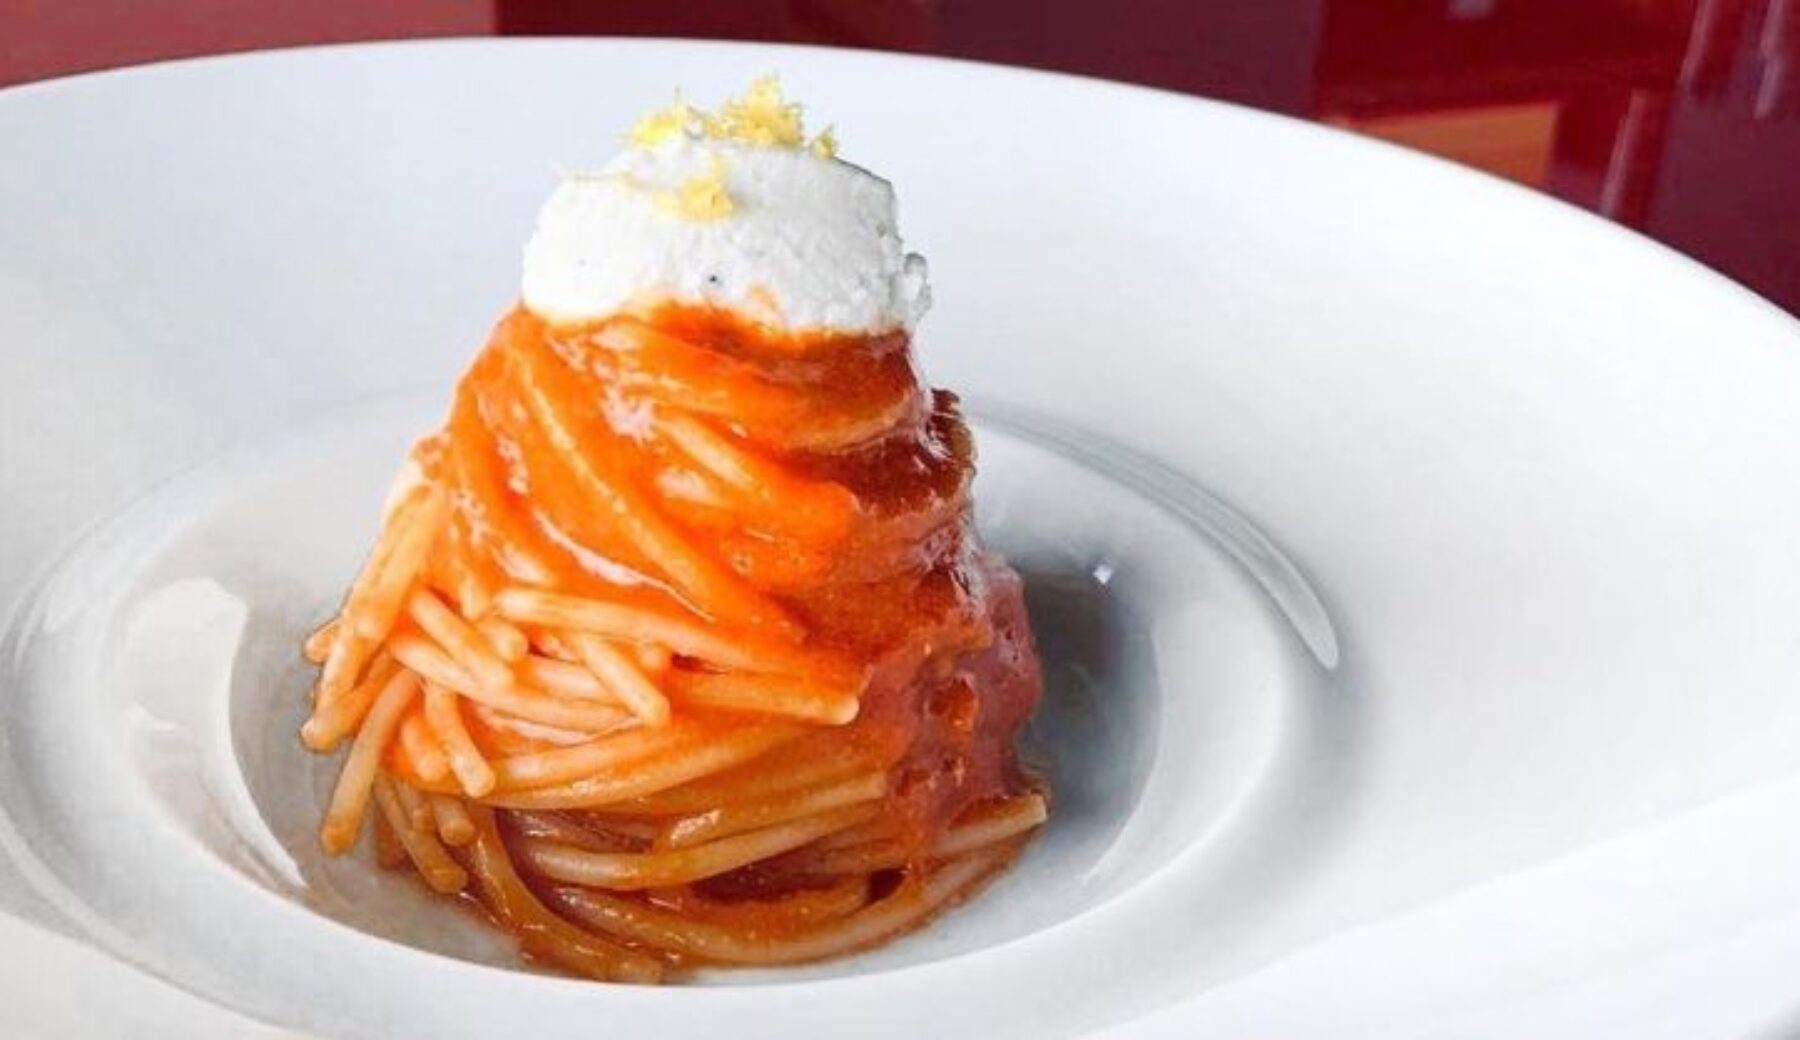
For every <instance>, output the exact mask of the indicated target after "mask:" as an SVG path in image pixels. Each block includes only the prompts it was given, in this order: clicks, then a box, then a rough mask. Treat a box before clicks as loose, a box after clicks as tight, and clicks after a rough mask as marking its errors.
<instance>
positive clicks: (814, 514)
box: [397, 308, 1041, 924]
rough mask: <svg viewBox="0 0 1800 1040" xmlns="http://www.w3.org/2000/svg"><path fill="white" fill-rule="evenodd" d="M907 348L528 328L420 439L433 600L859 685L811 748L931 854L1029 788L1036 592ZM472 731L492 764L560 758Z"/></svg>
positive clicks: (790, 878)
mask: <svg viewBox="0 0 1800 1040" xmlns="http://www.w3.org/2000/svg"><path fill="white" fill-rule="evenodd" d="M908 346H909V344H908V341H907V338H906V336H905V335H904V334H902V333H898V332H896V333H890V334H886V335H881V336H873V337H811V338H792V337H786V338H776V337H771V336H769V335H767V334H765V333H763V332H761V331H760V330H758V329H756V328H753V327H751V326H748V325H746V324H744V323H742V322H740V321H738V320H736V319H734V318H732V317H731V316H729V315H725V314H721V313H717V312H709V311H697V310H692V309H674V308H671V309H665V310H662V311H659V312H657V313H655V314H652V315H649V316H648V317H646V318H641V319H640V318H631V317H620V318H616V319H611V320H609V321H606V322H602V323H598V324H594V325H585V326H580V327H568V328H564V327H551V326H548V325H546V324H545V323H544V322H542V321H541V320H539V319H538V318H536V317H535V316H533V315H531V314H530V313H528V312H526V311H524V310H523V309H520V310H515V311H514V312H512V313H511V314H509V315H508V316H507V317H506V318H504V319H503V320H502V321H501V323H500V324H499V326H498V327H497V328H496V329H495V331H494V334H493V336H492V338H491V340H490V342H489V344H488V346H487V347H486V348H485V350H484V351H483V352H482V354H481V356H480V357H479V358H478V359H477V360H476V362H475V364H474V365H473V366H472V368H471V369H470V371H469V372H468V374H467V376H466V377H465V378H464V380H463V381H462V383H461V384H460V386H459V387H458V389H457V394H456V399H455V403H454V405H453V408H452V411H451V415H450V417H449V421H448V423H447V424H446V427H445V431H444V434H443V435H441V436H440V437H438V438H434V439H433V440H431V441H428V442H427V443H426V444H425V445H422V446H421V451H420V453H419V459H420V462H421V464H422V465H423V466H424V467H425V468H426V469H427V472H428V473H430V474H432V475H434V476H436V477H438V478H439V479H442V480H444V481H445V482H446V483H448V484H449V486H450V487H451V488H452V491H453V496H452V500H453V509H452V521H451V523H450V524H449V525H448V527H447V529H446V534H445V535H444V537H443V539H442V541H441V544H440V545H439V546H438V548H437V551H436V552H435V553H434V560H436V561H437V562H436V563H435V565H434V566H435V567H436V569H437V577H436V580H435V582H434V583H435V584H437V585H439V586H440V587H443V588H446V589H449V590H453V591H456V592H457V595H458V598H465V597H469V596H474V597H480V596H491V595H492V594H493V593H494V592H495V591H497V590H498V589H499V588H500V587H502V586H504V585H506V584H509V583H510V584H528V585H533V586H538V587H543V588H548V589H552V590H557V591H564V592H569V593H572V594H578V595H583V596H588V597H594V598H602V599H608V600H619V599H622V600H626V601H628V602H632V603H637V604H642V605H649V606H654V607H656V608H657V609H660V610H669V611H678V612H683V613H686V614H689V615H693V616H698V617H700V618H702V619H704V620H706V621H707V622H709V623H710V624H711V625H712V626H713V627H714V628H715V629H716V630H717V631H720V632H722V633H725V634H728V635H730V636H731V637H732V638H742V639H745V640H758V641H774V642H779V643H781V644H783V645H788V646H792V647H794V648H795V649H796V650H797V651H799V652H801V653H804V654H807V655H811V656H812V657H814V658H816V660H817V661H819V662H820V664H819V668H820V674H821V675H823V674H827V673H830V672H832V670H833V669H836V670H837V673H838V674H841V673H842V672H843V670H844V669H845V668H851V669H854V670H855V672H856V673H857V674H860V675H861V676H862V677H863V680H862V681H863V686H862V694H861V701H860V704H861V706H860V711H859V714H858V716H857V718H856V719H855V720H854V721H853V722H851V723H850V724H848V725H846V726H842V727H837V728H834V729H829V730H823V731H821V733H820V734H819V735H818V739H820V740H824V741H829V742H831V746H832V747H834V748H843V749H853V750H854V753H856V754H860V755H864V756H868V757H870V758H872V759H874V760H875V761H876V762H878V763H879V764H881V765H883V766H885V768H886V769H887V770H888V774H889V794H888V795H887V801H886V805H885V807H884V809H883V813H882V815H883V817H884V818H886V819H887V820H888V821H889V822H891V823H892V825H893V831H894V833H895V834H896V835H897V837H898V840H900V841H902V842H904V843H905V844H906V845H907V847H909V848H911V849H912V850H913V852H914V854H915V856H916V857H918V858H922V857H923V854H924V849H925V848H926V847H927V846H928V845H929V843H930V842H931V840H932V839H933V838H934V837H935V836H936V835H937V834H938V833H940V832H941V831H942V830H943V829H944V827H946V826H947V825H948V824H949V823H950V822H951V821H953V820H954V819H955V818H956V817H957V816H958V815H960V814H962V813H964V812H965V811H967V810H969V809H971V808H972V807H977V806H979V805H981V804H982V803H985V802H989V801H993V800H995V799H999V798H1002V797H1005V796H1008V795H1014V794H1018V793H1020V792H1022V791H1024V790H1026V789H1028V788H1029V787H1030V786H1031V781H1030V780H1029V779H1028V778H1027V777H1026V776H1025V775H1024V774H1023V773H1022V772H1021V771H1020V770H1019V768H1018V765H1017V763H1016V761H1015V758H1014V754H1013V739H1014V736H1015V733H1016V731H1017V729H1018V728H1019V726H1020V725H1021V724H1022V723H1023V722H1024V720H1025V718H1026V717H1027V716H1029V714H1030V713H1031V710H1032V708H1033V707H1034V706H1035V704H1036V702H1037V699H1038V695H1039V689H1040V686H1041V677H1040V674H1039V670H1038V664H1037V659H1036V654H1035V650H1034V648H1033V646H1032V642H1031V634H1030V629H1029V626H1028V624H1027V621H1026V618H1025V612H1024V605H1023V598H1022V593H1021V589H1020V584H1019V581H1018V578H1017V577H1016V575H1014V574H1012V572H1011V571H1010V570H1007V569H1006V568H1005V567H1004V566H1003V565H1002V564H1001V563H999V562H998V561H997V560H996V559H995V558H993V557H992V556H991V555H989V554H988V553H986V552H985V550H983V549H982V548H981V546H980V545H979V542H978V540H977V538H976V535H975V532H974V530H973V526H972V518H971V513H970V509H969V488H970V481H971V477H972V475H973V469H974V452H973V445H972V441H971V439H970V436H969V431H968V428H967V426H966V425H965V424H964V422H963V419H962V417H961V414H960V412H959V410H958V407H957V402H956V399H955V397H954V396H953V395H951V394H949V393H945V392H942V391H931V390H929V389H928V388H926V387H925V386H924V384H923V383H922V381H921V380H920V377H919V374H918V372H917V371H916V369H915V368H914V366H913V363H912V358H911V355H910V351H909V349H908ZM702 456H706V457H707V459H710V460H711V463H712V464H710V465H709V464H707V461H706V460H705V459H702ZM720 460H724V461H723V462H722V463H721V461H720ZM674 666H675V667H676V668H677V669H685V668H698V667H701V666H700V665H698V663H697V662H690V661H684V660H681V659H680V658H677V659H676V661H675V662H674ZM677 710H678V714H680V709H679V708H678V709H677ZM707 724H709V725H712V724H717V725H720V726H729V725H731V724H732V720H731V719H729V718H724V717H719V718H712V717H708V721H707ZM471 728H472V729H475V730H477V731H478V732H477V733H476V736H477V738H478V739H479V740H480V741H481V742H482V743H483V744H484V745H485V746H487V747H489V748H491V749H493V750H494V751H497V752H502V753H509V754H518V753H524V752H527V751H530V750H536V749H541V748H543V747H550V746H553V745H547V744H542V743H540V742H538V741H535V740H534V739H533V738H532V737H530V736H529V735H522V734H520V733H518V732H502V731H497V730H495V729H493V728H491V727H483V726H481V725H480V723H479V720H476V721H475V724H474V725H472V727H471ZM808 739H814V738H808ZM397 765H398V767H399V768H400V769H401V770H402V771H405V767H406V763H405V762H403V761H402V762H399V763H397ZM756 767H757V763H752V764H751V766H748V767H745V768H746V769H751V768H756ZM502 816H503V817H505V816H506V813H505V812H502ZM562 817H563V819H564V820H565V821H566V822H568V823H570V824H572V825H573V826H576V827H581V826H582V824H583V820H584V814H582V813H579V812H570V813H565V814H562ZM608 840H612V839H608ZM831 884H832V882H830V881H828V880H827V879H823V878H817V877H812V876H810V875H809V874H808V870H807V858H806V856H805V854H804V851H803V852H802V853H801V854H796V855H793V856H789V857H784V858H783V859H781V860H778V861H774V862H769V863H759V864H754V865H752V866H751V867H747V868H743V869H742V870H740V871H738V872H736V873H734V874H730V875H725V876H723V877H721V878H716V879H713V880H712V881H710V882H707V883H705V884H703V885H701V886H698V887H693V888H691V889H683V890H682V891H681V892H669V893H662V894H661V896H659V897H658V898H660V899H662V900H664V901H665V902H668V903H670V904H671V905H680V906H687V905H689V904H691V905H692V906H694V907H701V908H704V907H706V906H707V905H709V904H707V900H708V899H719V898H723V899H724V900H725V902H726V904H733V903H734V902H735V899H736V897H739V896H742V895H744V894H757V895H760V896H764V897H778V898H777V900H776V904H771V905H770V910H769V913H770V915H771V920H775V919H780V920H783V921H786V922H789V923H790V924H791V923H792V922H793V921H794V920H796V915H795V914H793V913H791V912H788V910H783V909H781V907H782V906H787V905H788V900H789V899H801V898H803V897H806V898H825V897H824V896H816V897H807V896H805V894H806V893H813V892H819V891H825V890H829V888H830V887H831ZM683 892H685V893H686V894H682V893H683ZM784 893H787V895H784ZM777 904H779V905H777ZM794 905H799V904H794ZM789 909H790V910H791V907H789ZM709 912H717V913H732V912H735V913H740V914H741V913H751V912H752V911H751V910H749V909H747V908H745V907H743V906H738V907H737V909H735V910H731V909H724V910H721V909H718V908H717V907H715V908H713V910H712V911H709ZM800 916H801V917H803V916H804V915H800Z"/></svg>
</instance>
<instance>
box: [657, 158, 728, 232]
mask: <svg viewBox="0 0 1800 1040" xmlns="http://www.w3.org/2000/svg"><path fill="white" fill-rule="evenodd" d="M656 208H657V209H660V210H662V211H663V212H664V213H668V214H670V215H672V216H676V217H680V218H682V219H683V220H719V219H722V218H724V217H729V216H731V213H732V210H733V209H735V208H736V205H735V204H734V203H733V202H732V201H731V195H730V193H729V192H727V191H726V190H725V160H723V159H721V158H719V157H718V156H716V155H715V156H713V157H712V168H711V169H709V170H708V171H707V172H705V173H699V174H695V175H694V176H692V177H689V178H688V179H687V180H685V181H682V182H681V185H680V186H679V187H677V188H676V189H675V190H674V191H659V192H657V193H656Z"/></svg>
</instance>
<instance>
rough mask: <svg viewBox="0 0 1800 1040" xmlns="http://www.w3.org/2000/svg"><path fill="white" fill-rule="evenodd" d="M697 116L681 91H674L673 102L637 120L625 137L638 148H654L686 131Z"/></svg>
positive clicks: (693, 123)
mask: <svg viewBox="0 0 1800 1040" xmlns="http://www.w3.org/2000/svg"><path fill="white" fill-rule="evenodd" d="M698 116H699V113H697V112H695V111H694V107H693V106H692V105H690V104H688V103H687V101H686V99H684V98H683V97H682V96H681V92H680V91H676V92H675V103H674V104H672V105H670V106H669V107H668V108H664V109H658V110H657V111H655V112H651V113H649V114H648V115H646V116H644V118H642V119H640V120H638V121H637V125H636V126H634V127H632V128H631V131H630V132H629V133H627V134H626V135H625V139H626V140H627V141H629V142H631V143H632V144H634V145H637V146H638V147H640V148H654V147H656V146H657V145H659V144H662V143H663V142H664V141H667V140H669V139H670V138H673V137H675V136H676V135H677V134H685V133H687V132H688V128H689V127H691V126H693V125H695V121H696V119H697V118H698Z"/></svg>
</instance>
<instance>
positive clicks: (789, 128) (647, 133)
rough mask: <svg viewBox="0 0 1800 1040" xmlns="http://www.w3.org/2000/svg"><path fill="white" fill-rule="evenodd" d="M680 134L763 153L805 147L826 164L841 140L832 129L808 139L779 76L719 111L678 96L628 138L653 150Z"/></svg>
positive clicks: (802, 120) (758, 84)
mask: <svg viewBox="0 0 1800 1040" xmlns="http://www.w3.org/2000/svg"><path fill="white" fill-rule="evenodd" d="M679 135H685V136H688V137H694V138H702V139H709V140H714V141H732V142H735V143H737V144H747V145H753V146H755V147H759V148H793V149H801V148H804V149H807V150H808V151H810V152H812V153H813V154H815V155H818V156H820V157H822V158H826V159H829V158H833V157H835V156H836V155H837V136H836V135H835V134H833V133H832V132H831V130H830V129H826V130H825V131H824V132H823V133H821V134H819V135H818V136H817V137H814V138H812V139H811V140H808V139H807V136H806V121H805V118H804V112H803V109H802V108H801V106H800V104H799V103H798V102H794V101H789V100H787V98H786V97H785V96H784V95H783V94H782V92H781V80H780V79H779V78H778V77H775V76H763V77H762V78H760V79H758V80H756V81H755V82H753V83H751V84H750V86H749V88H748V89H746V90H745V91H744V93H743V94H742V95H740V96H739V97H735V98H730V99H728V100H726V101H725V102H724V103H723V104H721V105H720V106H719V108H718V111H716V112H709V111H707V110H706V109H703V108H696V107H694V106H693V105H690V104H688V103H687V101H686V99H684V98H683V97H682V96H681V95H680V94H676V95H675V102H674V104H672V105H670V106H669V107H668V108H665V109H661V110H659V111H656V112H652V113H650V114H649V115H647V116H645V117H644V118H642V119H640V120H638V122H637V125H636V126H634V127H632V128H631V132H630V133H629V134H627V135H626V139H627V140H628V141H630V143H632V144H634V145H637V146H639V147H641V148H654V147H656V146H657V145H659V144H662V143H663V142H665V141H669V140H671V139H673V138H675V137H676V136H679Z"/></svg>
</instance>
